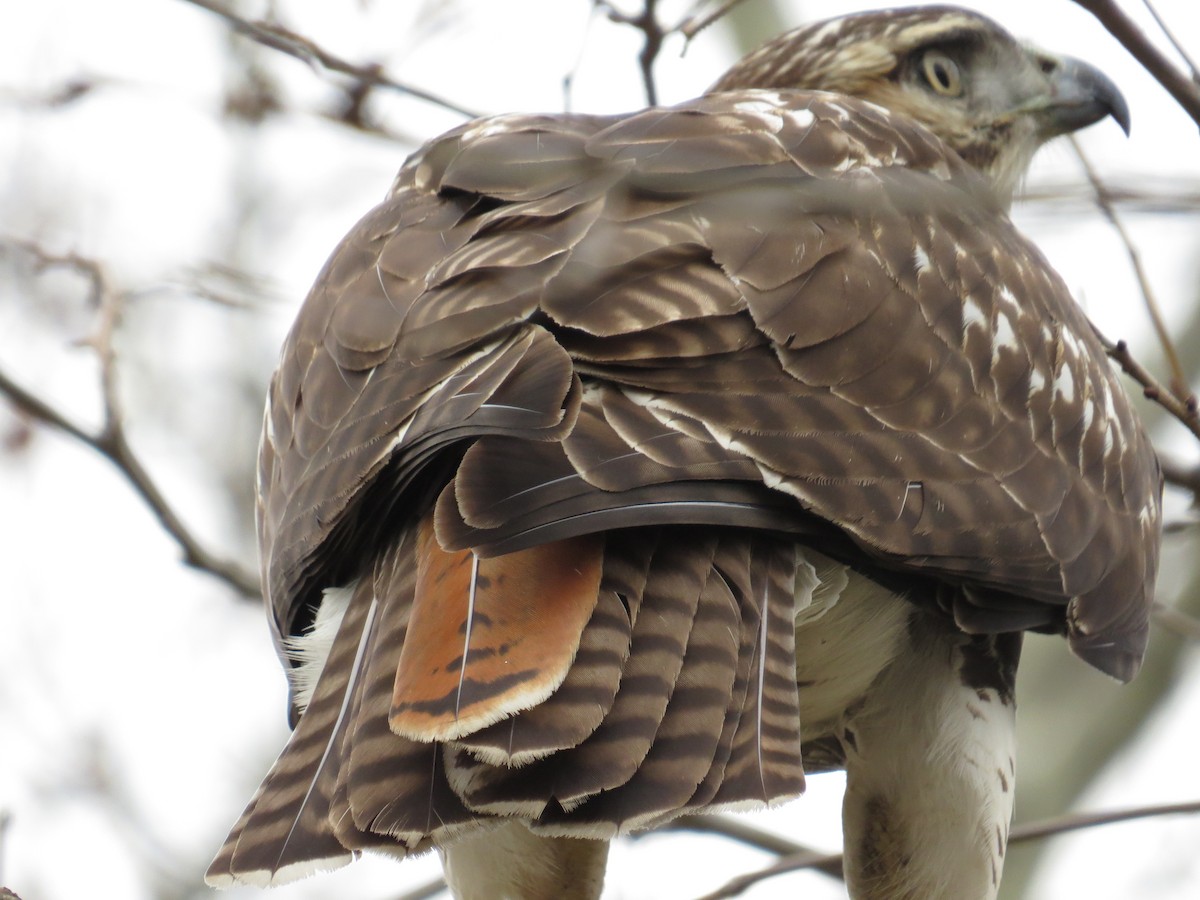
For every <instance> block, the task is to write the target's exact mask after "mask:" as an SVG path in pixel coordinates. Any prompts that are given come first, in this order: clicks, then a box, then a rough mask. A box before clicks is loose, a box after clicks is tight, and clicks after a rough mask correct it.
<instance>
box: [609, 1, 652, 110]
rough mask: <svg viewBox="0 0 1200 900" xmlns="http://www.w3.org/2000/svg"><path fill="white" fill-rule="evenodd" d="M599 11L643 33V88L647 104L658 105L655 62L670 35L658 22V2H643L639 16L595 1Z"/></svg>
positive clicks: (640, 64) (640, 63) (639, 57)
mask: <svg viewBox="0 0 1200 900" xmlns="http://www.w3.org/2000/svg"><path fill="white" fill-rule="evenodd" d="M594 2H595V5H596V7H597V8H598V9H602V10H604V12H605V14H606V15H607V16H608V18H609V20H610V21H612V22H616V23H617V24H619V25H630V26H632V27H633V28H636V29H637V30H638V31H640V32H641V33H642V37H643V41H642V52H641V53H639V54H638V66H639V67H640V68H641V71H642V87H643V88H644V89H645V91H646V102H647V103H648V104H649V105H650V106H657V105H658V88H657V86H656V85H655V83H654V61H655V60H656V59H658V54H659V53H660V52H662V45H663V39H664V38H665V37H666V36H667V35H668V34H669V33H670V32H669V31H667V30H666V29H664V28H663V26H662V23H661V22H659V21H658V15H657V7H658V0H642V3H643V6H642V11H641V12H640V13H638V14H637V15H628V14H627V13H623V12H621V11H620V10H619V9H617V8H616V7H615V6H613V5H612V4H611V3H609V2H608V0H594Z"/></svg>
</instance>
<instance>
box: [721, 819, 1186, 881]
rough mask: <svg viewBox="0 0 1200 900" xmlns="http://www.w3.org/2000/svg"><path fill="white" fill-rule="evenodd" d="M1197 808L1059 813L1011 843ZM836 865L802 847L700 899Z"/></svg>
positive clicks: (836, 857) (837, 857)
mask: <svg viewBox="0 0 1200 900" xmlns="http://www.w3.org/2000/svg"><path fill="white" fill-rule="evenodd" d="M1198 812H1200V800H1193V801H1190V802H1187V803H1169V804H1164V805H1161V806H1138V807H1133V808H1131V809H1119V810H1113V811H1111V812H1098V813H1069V814H1067V815H1065V816H1056V817H1054V818H1050V819H1043V820H1041V821H1039V822H1027V823H1025V824H1023V825H1015V826H1013V829H1012V832H1011V833H1010V835H1009V839H1008V843H1009V845H1010V846H1011V845H1012V844H1020V843H1024V842H1026V841H1036V840H1040V839H1042V838H1046V837H1053V836H1055V835H1059V834H1067V833H1068V832H1072V831H1081V830H1083V829H1085V828H1093V827H1095V826H1098V825H1111V824H1114V823H1117V822H1128V821H1131V820H1133V819H1148V818H1154V817H1159V816H1170V815H1179V814H1194V813H1198ZM833 867H836V868H837V869H838V870H839V871H840V870H841V867H842V855H841V854H840V853H817V852H815V851H813V850H803V851H801V852H800V853H798V854H795V855H789V856H785V857H784V858H783V859H781V860H779V861H778V862H776V863H774V864H772V865H770V866H766V867H765V868H762V869H759V870H758V871H757V872H750V873H747V874H746V875H740V876H738V877H737V878H734V879H732V880H730V881H729V882H727V883H726V884H724V885H723V886H722V887H720V888H718V889H717V890H715V891H713V892H712V893H711V894H705V895H704V896H703V897H701V898H700V900H723V898H727V897H737V896H739V895H740V894H742V893H743V892H744V891H746V890H748V889H749V888H751V887H753V886H754V885H756V884H758V883H759V882H760V881H764V880H765V879H767V878H773V877H775V876H776V875H784V874H786V873H788V872H797V871H801V870H803V869H817V870H820V871H826V870H828V869H830V868H833Z"/></svg>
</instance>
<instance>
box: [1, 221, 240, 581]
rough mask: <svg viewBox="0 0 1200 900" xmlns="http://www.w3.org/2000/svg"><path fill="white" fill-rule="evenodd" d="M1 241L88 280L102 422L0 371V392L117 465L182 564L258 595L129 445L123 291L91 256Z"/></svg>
mask: <svg viewBox="0 0 1200 900" xmlns="http://www.w3.org/2000/svg"><path fill="white" fill-rule="evenodd" d="M0 245H3V246H8V247H11V248H14V249H18V250H21V251H23V252H25V253H26V254H28V255H30V256H32V257H33V259H34V260H35V261H36V263H37V265H38V267H39V268H41V269H47V268H66V269H70V270H72V271H75V272H78V273H80V274H82V275H84V276H85V277H86V278H87V279H88V281H89V282H90V285H91V287H90V300H91V302H92V303H93V304H94V305H95V306H96V308H97V316H98V321H97V327H96V330H95V332H94V333H93V334H92V336H91V338H90V339H89V340H88V341H87V343H88V344H89V346H90V347H91V348H92V350H93V351H94V352H95V353H96V355H97V357H98V359H99V361H100V391H101V398H102V405H103V411H102V416H103V418H102V422H101V426H100V429H99V431H97V432H95V433H92V432H91V431H89V430H87V429H86V428H83V427H82V426H80V425H77V424H76V423H74V422H72V421H71V419H70V417H68V416H67V415H65V414H64V413H62V412H61V411H60V410H58V409H56V408H54V406H52V405H51V404H50V403H48V402H47V401H45V400H43V399H42V398H40V397H38V396H37V395H36V394H34V393H33V392H32V391H30V390H28V389H26V388H24V387H22V386H21V385H20V384H18V383H17V382H16V381H15V380H14V379H13V378H12V377H11V376H10V375H9V374H8V373H6V372H4V371H2V370H0V394H4V395H5V396H6V397H7V398H8V399H9V401H10V402H11V403H12V404H13V405H14V406H15V407H16V408H17V409H18V410H20V411H21V412H23V413H24V414H25V415H27V416H29V417H30V418H32V419H34V420H36V421H39V422H41V423H42V424H44V425H48V426H50V427H51V428H54V429H57V430H58V431H61V432H63V433H64V434H66V435H68V436H70V437H72V438H74V439H75V440H77V441H79V442H80V443H82V444H84V445H86V446H88V447H91V448H92V449H93V450H95V451H96V452H98V453H99V454H101V455H102V456H104V457H105V458H106V459H108V460H109V461H110V462H111V463H112V464H113V465H114V466H116V467H117V470H118V471H119V472H120V473H121V474H122V475H123V476H124V477H125V479H126V480H127V481H128V482H129V483H130V484H131V485H132V486H133V489H134V491H135V492H136V493H137V494H138V496H140V497H141V498H142V500H143V501H144V502H145V503H146V505H147V506H148V507H150V511H151V512H152V513H154V516H155V517H156V518H157V519H158V521H159V523H160V524H161V525H162V526H163V528H164V529H165V530H166V531H167V533H168V534H169V535H171V537H172V538H174V540H175V542H176V543H177V544H178V545H179V547H180V549H181V550H182V551H183V559H184V562H185V563H187V564H188V565H189V566H192V567H193V568H196V569H200V570H201V571H204V572H208V573H209V574H210V575H213V576H215V577H217V578H219V579H221V580H222V581H224V582H225V583H226V584H227V585H229V586H230V587H232V588H233V589H234V590H236V591H237V592H238V593H240V594H243V595H245V596H247V597H257V596H259V594H260V588H259V583H258V578H257V577H256V576H255V575H254V574H253V573H251V572H249V571H247V570H246V569H244V568H243V567H242V566H240V565H238V564H237V563H235V562H233V561H231V560H227V559H223V558H221V557H219V556H217V555H216V554H214V553H212V552H211V551H209V550H208V549H207V548H205V547H204V546H203V545H202V544H201V543H200V541H199V540H198V539H197V538H196V537H195V536H194V535H193V534H192V533H191V531H190V530H189V529H188V527H187V526H186V525H185V524H184V523H183V520H182V519H181V518H180V516H179V514H178V513H177V512H176V511H175V509H174V507H172V506H171V504H170V503H169V502H168V501H167V499H166V497H165V496H164V495H163V493H162V491H161V489H160V488H159V487H158V485H157V484H156V483H155V481H154V480H153V479H152V478H151V477H150V474H149V472H148V471H147V470H146V467H145V466H144V465H143V464H142V461H141V459H140V458H139V457H138V456H137V454H135V453H134V451H133V448H132V447H131V446H130V444H129V440H128V436H127V435H126V432H125V423H124V418H123V414H122V410H121V404H120V397H119V392H118V390H117V359H116V353H115V351H114V349H113V337H114V335H115V333H116V331H117V328H118V326H119V324H120V320H121V314H122V311H123V308H124V295H123V294H121V293H119V292H117V291H114V290H112V288H111V287H110V285H109V284H108V279H107V277H106V275H105V273H104V270H103V268H102V267H101V266H100V264H99V263H97V262H96V261H95V260H90V259H86V258H84V257H81V256H78V255H77V254H74V253H68V254H53V253H50V252H48V251H46V250H44V249H43V248H41V247H39V246H37V245H35V244H30V243H28V242H25V241H16V240H4V241H2V242H0Z"/></svg>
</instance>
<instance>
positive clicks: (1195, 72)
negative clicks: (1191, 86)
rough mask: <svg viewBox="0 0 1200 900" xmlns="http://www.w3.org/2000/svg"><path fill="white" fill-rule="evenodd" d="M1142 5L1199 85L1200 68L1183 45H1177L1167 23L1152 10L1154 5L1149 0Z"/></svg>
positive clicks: (1143, 0) (1145, 0)
mask: <svg viewBox="0 0 1200 900" xmlns="http://www.w3.org/2000/svg"><path fill="white" fill-rule="evenodd" d="M1142 3H1143V5H1145V7H1146V9H1147V10H1148V11H1149V13H1150V15H1151V16H1153V17H1154V21H1155V22H1156V23H1157V24H1158V27H1159V28H1160V29H1162V33H1163V34H1164V35H1166V37H1167V40H1168V41H1170V42H1171V46H1172V47H1174V48H1175V52H1176V53H1178V54H1179V56H1180V57H1181V58H1182V59H1183V61H1184V62H1185V63H1187V65H1188V68H1189V69H1191V70H1192V81H1194V82H1196V83H1197V84H1200V68H1197V66H1196V61H1195V60H1194V59H1192V57H1191V56H1190V55H1189V54H1188V52H1187V48H1186V47H1184V46H1183V44H1181V43H1179V40H1178V39H1177V38H1176V37H1175V34H1174V32H1172V31H1171V29H1170V28H1169V27H1168V26H1167V23H1166V22H1165V21H1164V20H1163V17H1162V16H1160V15H1159V14H1158V10H1157V9H1155V8H1154V4H1153V3H1151V2H1150V0H1142Z"/></svg>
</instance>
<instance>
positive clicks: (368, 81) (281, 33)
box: [183, 0, 479, 118]
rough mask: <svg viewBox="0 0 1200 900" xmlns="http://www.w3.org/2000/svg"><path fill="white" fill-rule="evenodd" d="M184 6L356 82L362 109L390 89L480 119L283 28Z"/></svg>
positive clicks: (210, 4)
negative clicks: (378, 91) (374, 92)
mask: <svg viewBox="0 0 1200 900" xmlns="http://www.w3.org/2000/svg"><path fill="white" fill-rule="evenodd" d="M183 2H184V3H191V4H192V5H193V6H199V7H200V8H201V9H206V10H208V11H209V12H211V13H213V14H214V15H217V16H219V17H220V18H222V19H224V20H225V21H226V22H228V23H229V25H230V26H231V27H232V28H233V30H234V31H236V32H237V33H238V34H242V35H245V36H246V37H248V38H250V39H251V40H252V41H255V42H257V43H259V44H262V45H263V46H264V47H270V48H271V49H272V50H278V51H279V52H281V53H286V54H287V55H288V56H291V57H294V58H295V59H298V60H300V61H301V62H304V63H307V64H308V65H309V66H310V67H311V68H313V69H314V70H318V71H319V70H320V69H325V70H327V71H330V72H337V73H339V74H341V75H347V76H349V77H350V78H353V79H354V80H355V81H356V82H358V86H357V87H356V89H355V90H354V91H352V94H351V96H352V102H354V103H355V105H356V106H357V107H359V108H361V106H362V104H363V103H364V102H365V100H366V94H367V92H369V91H370V90H371V89H373V88H387V89H389V90H393V91H398V92H400V93H402V94H407V95H408V96H410V97H416V98H417V99H418V100H424V101H425V102H426V103H432V104H433V105H435V106H440V107H442V109H448V110H450V111H451V112H455V113H458V114H460V115H463V116H466V117H467V118H474V117H476V116H478V115H479V113H477V112H474V111H473V110H470V109H467V108H466V107H464V106H460V105H459V104H457V103H454V102H453V101H451V100H447V99H445V98H444V97H439V96H437V95H436V94H432V93H430V92H429V91H426V90H423V89H422V88H418V87H413V86H412V85H411V84H405V83H404V82H401V81H397V80H396V79H394V78H392V77H390V76H388V75H387V74H385V73H384V72H383V70H382V68H381V67H380V66H378V65H374V64H366V65H359V64H356V63H352V62H350V61H348V60H345V59H343V58H342V57H340V56H337V55H336V54H333V53H331V52H329V51H328V50H326V49H324V48H323V47H321V46H320V45H319V44H317V43H316V42H315V41H313V40H311V39H310V38H306V37H304V36H303V35H300V34H296V32H294V31H291V30H289V29H287V28H284V27H283V26H282V25H277V24H274V23H272V22H264V21H252V20H250V19H247V18H244V17H242V16H240V15H238V14H237V13H235V12H234V11H233V10H231V9H229V8H227V7H226V6H225V5H224V4H222V3H217V2H214V0H183Z"/></svg>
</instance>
